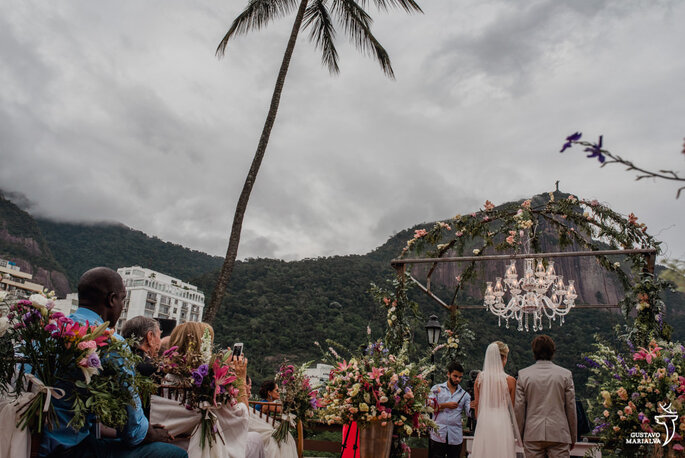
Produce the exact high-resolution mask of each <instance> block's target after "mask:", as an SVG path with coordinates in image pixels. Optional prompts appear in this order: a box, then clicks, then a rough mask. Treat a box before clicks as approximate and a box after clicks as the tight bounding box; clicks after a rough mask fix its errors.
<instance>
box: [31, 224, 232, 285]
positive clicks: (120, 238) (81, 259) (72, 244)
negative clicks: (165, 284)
mask: <svg viewBox="0 0 685 458" xmlns="http://www.w3.org/2000/svg"><path fill="white" fill-rule="evenodd" d="M37 224H38V227H39V228H40V231H41V232H42V233H43V236H44V237H45V239H46V240H47V243H48V245H49V246H50V249H51V250H52V252H53V253H54V255H55V258H56V259H59V262H60V264H61V265H62V266H64V269H66V273H67V276H68V278H69V283H70V284H71V286H72V288H73V289H75V287H76V282H77V281H78V279H79V277H80V276H81V274H82V273H83V272H85V271H86V270H88V269H90V268H91V267H95V266H106V267H111V268H112V269H116V268H118V267H124V266H131V265H139V266H142V267H147V268H150V269H153V270H157V271H159V272H164V273H165V274H168V275H172V276H174V277H178V278H180V279H182V280H188V279H191V278H193V277H197V276H200V275H202V274H204V273H207V272H212V271H214V270H216V269H218V268H219V267H220V266H221V262H222V258H219V257H217V256H210V255H208V254H206V253H202V252H200V251H195V250H190V249H188V248H185V247H182V246H181V245H176V244H174V243H169V242H165V241H163V240H160V239H158V238H157V237H150V236H148V235H147V234H145V233H143V232H140V231H136V230H134V229H131V228H129V227H126V226H124V225H123V224H112V223H100V224H78V223H61V222H54V221H49V220H45V219H39V220H38V222H37Z"/></svg>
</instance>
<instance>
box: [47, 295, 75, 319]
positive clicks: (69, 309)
mask: <svg viewBox="0 0 685 458" xmlns="http://www.w3.org/2000/svg"><path fill="white" fill-rule="evenodd" d="M77 308H78V293H69V294H67V297H66V298H64V299H56V300H55V308H53V309H52V310H53V311H54V312H62V313H63V314H65V315H66V316H69V315H71V314H72V313H74V312H75V311H76V309H77Z"/></svg>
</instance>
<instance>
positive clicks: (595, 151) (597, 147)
mask: <svg viewBox="0 0 685 458" xmlns="http://www.w3.org/2000/svg"><path fill="white" fill-rule="evenodd" d="M602 137H603V136H602V135H600V136H599V141H598V142H597V143H593V144H592V145H591V146H588V147H587V148H585V151H586V152H588V153H590V154H588V155H587V157H589V158H593V157H596V158H597V160H598V161H599V162H601V163H602V164H603V163H604V161H606V157H604V154H602Z"/></svg>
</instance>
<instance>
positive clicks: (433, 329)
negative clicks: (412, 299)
mask: <svg viewBox="0 0 685 458" xmlns="http://www.w3.org/2000/svg"><path fill="white" fill-rule="evenodd" d="M441 331H442V325H441V324H440V322H439V321H438V317H437V316H436V315H431V316H430V318H428V323H426V336H427V337H428V345H429V346H430V348H431V365H433V364H434V363H435V354H434V353H433V349H435V346H436V345H437V344H438V341H439V340H440V332H441ZM431 384H432V385H435V374H434V373H431Z"/></svg>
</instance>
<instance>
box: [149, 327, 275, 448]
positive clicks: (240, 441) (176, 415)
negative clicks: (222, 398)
mask: <svg viewBox="0 0 685 458" xmlns="http://www.w3.org/2000/svg"><path fill="white" fill-rule="evenodd" d="M205 330H207V331H209V336H210V338H211V341H210V347H211V344H213V340H214V330H213V329H212V327H211V326H210V325H209V324H207V323H198V322H187V323H183V324H181V325H179V326H177V327H176V328H175V329H174V330H173V332H172V333H171V336H170V341H169V344H170V345H171V348H173V347H177V349H176V352H178V354H179V355H181V357H185V358H186V360H193V359H209V358H210V357H211V355H202V353H201V351H202V337H203V335H204V333H205ZM231 365H232V366H233V371H234V373H235V375H236V377H237V378H238V380H239V382H238V387H239V394H238V401H239V402H238V403H237V404H236V405H230V404H224V405H219V406H217V407H215V408H213V410H212V412H213V414H214V415H216V419H217V420H216V428H217V429H216V430H215V431H216V433H217V434H219V435H220V436H221V438H222V439H221V440H217V441H216V442H215V443H214V444H213V445H212V446H211V447H212V449H214V448H216V447H221V450H220V451H217V452H216V453H218V455H219V456H228V457H231V458H233V457H241V458H242V457H245V458H261V457H262V456H263V452H261V448H260V447H252V448H251V447H249V445H250V444H249V442H250V438H249V437H248V409H247V407H248V402H247V392H246V384H245V378H246V376H247V359H246V358H244V357H242V356H241V357H239V358H238V359H237V360H234V361H232V362H231ZM164 380H165V382H166V383H165V384H166V385H177V386H180V387H184V388H186V389H191V390H192V389H193V388H192V386H189V385H188V383H186V381H185V380H183V379H180V378H179V377H178V376H175V375H173V374H167V375H166V376H165V379H164ZM150 410H151V411H150V417H151V419H152V420H153V421H156V422H159V423H165V424H167V425H169V428H170V431H171V432H172V433H174V434H176V435H177V436H185V437H188V440H186V441H184V442H179V443H178V444H179V445H180V446H183V447H187V449H188V454H189V456H190V458H196V457H198V458H199V457H205V456H215V454H213V452H211V451H210V453H209V455H206V454H205V452H206V451H203V449H202V446H201V445H200V436H201V428H198V423H199V422H200V420H201V419H202V414H201V412H200V411H199V410H198V409H188V408H186V406H185V405H182V404H179V402H178V401H176V400H170V399H166V398H164V397H160V396H152V400H151V409H150ZM205 446H207V445H205ZM248 452H249V453H248Z"/></svg>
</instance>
